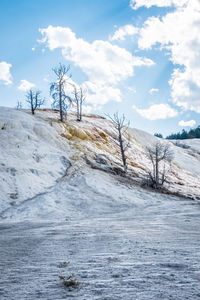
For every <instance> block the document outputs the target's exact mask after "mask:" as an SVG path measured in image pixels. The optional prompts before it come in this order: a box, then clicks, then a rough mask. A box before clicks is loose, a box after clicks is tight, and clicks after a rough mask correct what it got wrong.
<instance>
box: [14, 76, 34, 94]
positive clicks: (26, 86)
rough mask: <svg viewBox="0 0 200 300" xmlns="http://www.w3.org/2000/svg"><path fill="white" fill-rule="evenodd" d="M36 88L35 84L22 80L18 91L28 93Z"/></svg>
mask: <svg viewBox="0 0 200 300" xmlns="http://www.w3.org/2000/svg"><path fill="white" fill-rule="evenodd" d="M34 86H35V84H34V83H32V82H30V81H28V80H26V79H22V80H21V81H20V85H19V86H18V90H20V91H23V92H26V91H28V90H30V89H32V88H33V87H34Z"/></svg>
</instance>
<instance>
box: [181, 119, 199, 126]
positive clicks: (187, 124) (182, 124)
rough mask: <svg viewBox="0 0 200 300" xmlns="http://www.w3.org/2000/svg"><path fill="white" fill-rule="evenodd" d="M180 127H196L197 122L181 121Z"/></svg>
mask: <svg viewBox="0 0 200 300" xmlns="http://www.w3.org/2000/svg"><path fill="white" fill-rule="evenodd" d="M178 125H179V126H182V127H193V126H195V125H196V121H195V120H190V121H183V120H181V121H180V122H179V123H178Z"/></svg>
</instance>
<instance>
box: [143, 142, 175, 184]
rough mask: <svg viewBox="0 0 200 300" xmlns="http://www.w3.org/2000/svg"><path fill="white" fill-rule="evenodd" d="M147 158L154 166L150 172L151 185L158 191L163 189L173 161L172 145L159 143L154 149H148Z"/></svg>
mask: <svg viewBox="0 0 200 300" xmlns="http://www.w3.org/2000/svg"><path fill="white" fill-rule="evenodd" d="M147 157H148V158H149V160H150V162H151V166H152V168H151V170H149V171H148V177H149V180H150V185H151V186H152V187H154V188H156V189H157V188H159V187H162V186H163V184H164V183H165V182H166V180H167V174H168V172H169V170H170V167H171V162H172V160H173V152H172V150H171V148H170V145H169V144H163V143H161V142H157V143H155V144H154V145H153V146H152V147H147ZM167 164H168V168H167Z"/></svg>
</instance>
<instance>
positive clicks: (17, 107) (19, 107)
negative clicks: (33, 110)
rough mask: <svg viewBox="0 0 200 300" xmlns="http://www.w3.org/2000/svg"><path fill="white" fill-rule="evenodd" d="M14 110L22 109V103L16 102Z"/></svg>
mask: <svg viewBox="0 0 200 300" xmlns="http://www.w3.org/2000/svg"><path fill="white" fill-rule="evenodd" d="M16 109H22V102H21V101H17V106H16Z"/></svg>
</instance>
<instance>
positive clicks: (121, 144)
mask: <svg viewBox="0 0 200 300" xmlns="http://www.w3.org/2000/svg"><path fill="white" fill-rule="evenodd" d="M118 132H119V143H120V150H121V156H122V162H123V167H124V172H125V173H126V172H127V165H126V157H125V151H124V146H123V140H122V135H121V128H118Z"/></svg>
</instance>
